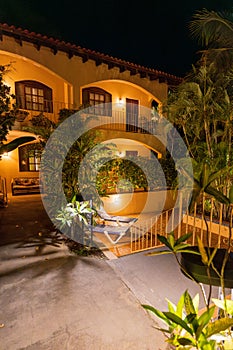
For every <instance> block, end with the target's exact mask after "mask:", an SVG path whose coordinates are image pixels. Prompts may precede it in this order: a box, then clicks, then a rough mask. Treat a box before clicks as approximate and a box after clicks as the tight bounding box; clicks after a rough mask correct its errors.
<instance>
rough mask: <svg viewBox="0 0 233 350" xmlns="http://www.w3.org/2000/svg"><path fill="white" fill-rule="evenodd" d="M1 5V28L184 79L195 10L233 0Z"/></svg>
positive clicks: (18, 0) (193, 52)
mask: <svg viewBox="0 0 233 350" xmlns="http://www.w3.org/2000/svg"><path fill="white" fill-rule="evenodd" d="M140 3H141V4H140V6H139V5H138V4H137V2H135V1H131V0H124V1H122V0H99V1H98V0H84V1H80V0H76V1H74V0H66V1H63V0H60V1H59V0H57V1H55V0H39V1H35V0H0V22H1V23H8V24H10V25H12V24H13V25H15V26H19V27H21V28H23V29H29V30H31V31H35V32H39V33H41V34H44V35H48V36H53V37H55V38H58V39H61V40H65V41H68V42H72V43H75V44H77V45H80V46H82V47H86V48H88V49H92V50H96V51H99V52H102V53H105V54H109V55H112V56H114V57H117V58H121V59H125V60H128V61H131V62H133V63H136V64H141V65H144V66H146V67H150V68H155V69H158V70H162V71H165V72H167V73H171V74H175V75H179V76H184V75H185V74H186V73H187V72H188V71H189V70H190V68H191V64H192V63H194V62H195V61H196V60H197V58H198V57H199V56H198V54H197V51H198V49H199V47H198V44H197V42H196V41H195V40H194V39H192V38H191V36H190V32H189V29H188V24H189V23H190V21H191V19H192V16H193V15H194V13H195V12H196V11H197V10H201V9H203V8H207V9H208V10H215V11H231V10H232V11H233V1H232V0H193V1H191V2H190V0H176V1H175V0H167V1H165V0H142V1H140Z"/></svg>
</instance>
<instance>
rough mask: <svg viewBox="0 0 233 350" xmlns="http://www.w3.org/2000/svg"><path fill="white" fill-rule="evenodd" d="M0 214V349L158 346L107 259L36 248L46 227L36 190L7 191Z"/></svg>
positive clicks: (159, 338)
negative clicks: (13, 193)
mask: <svg viewBox="0 0 233 350" xmlns="http://www.w3.org/2000/svg"><path fill="white" fill-rule="evenodd" d="M0 218H1V228H0V237H1V239H2V240H1V245H0V259H1V261H0V262H1V264H0V324H4V326H3V327H1V328H0V349H1V350H20V349H27V350H34V349H35V350H53V349H54V350H65V349H67V350H112V349H114V350H115V349H116V350H119V349H121V350H126V349H130V350H146V349H147V350H158V349H162V350H163V349H166V345H165V343H164V339H163V335H162V334H161V333H160V332H158V331H156V330H155V329H154V328H153V325H154V321H153V320H152V318H151V317H150V316H149V315H148V314H147V312H146V311H145V310H144V309H143V308H142V307H141V305H140V301H139V300H138V299H137V297H136V296H135V295H134V293H133V292H132V291H131V290H130V289H129V288H128V286H127V285H126V284H125V283H124V281H123V280H122V279H121V278H120V277H119V275H118V274H117V273H116V272H115V270H114V269H113V268H112V267H111V266H110V265H109V263H108V261H107V260H101V259H98V258H94V257H91V258H84V257H78V256H74V255H72V254H70V253H69V251H68V250H67V247H66V246H64V245H63V244H61V245H60V246H58V247H56V246H53V245H47V246H46V247H44V246H43V249H42V250H41V251H40V253H41V254H38V250H36V247H41V246H40V243H41V242H40V241H39V243H38V237H40V238H41V236H40V235H38V233H39V232H41V233H42V234H43V235H46V232H48V229H49V228H50V222H49V220H48V217H47V216H46V215H45V213H44V212H43V208H42V207H41V202H40V198H39V195H30V196H18V197H13V198H12V199H11V202H10V204H9V206H8V208H4V209H3V208H2V209H0ZM43 235H42V237H43ZM31 242H32V243H33V246H30V244H29V243H31Z"/></svg>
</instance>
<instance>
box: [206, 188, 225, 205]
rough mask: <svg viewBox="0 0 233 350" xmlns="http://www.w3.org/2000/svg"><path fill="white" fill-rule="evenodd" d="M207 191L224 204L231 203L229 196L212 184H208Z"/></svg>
mask: <svg viewBox="0 0 233 350" xmlns="http://www.w3.org/2000/svg"><path fill="white" fill-rule="evenodd" d="M205 192H206V193H208V194H210V195H211V196H213V197H214V198H215V199H216V200H217V201H219V202H220V203H223V204H229V203H230V200H229V198H227V197H226V196H225V195H224V194H223V193H222V192H220V191H218V190H217V189H216V188H214V187H212V186H207V187H206V188H205Z"/></svg>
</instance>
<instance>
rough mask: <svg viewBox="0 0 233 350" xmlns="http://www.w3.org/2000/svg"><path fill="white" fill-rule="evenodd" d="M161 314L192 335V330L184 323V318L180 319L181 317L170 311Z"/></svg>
mask: <svg viewBox="0 0 233 350" xmlns="http://www.w3.org/2000/svg"><path fill="white" fill-rule="evenodd" d="M163 314H164V315H165V316H166V317H167V319H168V320H170V321H172V322H174V323H176V324H177V325H179V326H181V327H182V328H183V329H185V330H186V331H187V332H188V333H189V334H191V335H193V330H192V329H191V328H190V327H189V326H188V325H187V323H185V321H184V320H182V318H180V317H179V316H177V315H175V314H173V313H172V312H163Z"/></svg>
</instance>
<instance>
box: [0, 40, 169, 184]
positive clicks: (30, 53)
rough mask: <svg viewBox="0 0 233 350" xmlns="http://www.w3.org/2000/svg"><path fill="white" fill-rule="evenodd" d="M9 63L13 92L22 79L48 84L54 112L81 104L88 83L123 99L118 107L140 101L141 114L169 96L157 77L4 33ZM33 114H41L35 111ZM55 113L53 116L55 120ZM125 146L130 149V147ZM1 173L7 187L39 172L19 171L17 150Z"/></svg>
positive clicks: (2, 51)
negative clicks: (99, 62)
mask: <svg viewBox="0 0 233 350" xmlns="http://www.w3.org/2000/svg"><path fill="white" fill-rule="evenodd" d="M9 63H11V64H12V68H11V70H10V72H9V73H8V74H7V75H6V77H5V81H6V83H7V84H8V85H10V86H11V92H12V93H14V82H15V81H20V80H36V81H39V82H41V83H43V84H45V85H47V86H49V87H50V88H52V90H53V100H54V109H55V111H54V112H55V113H54V115H57V112H58V110H59V109H60V108H64V107H71V106H68V103H69V104H74V105H73V106H72V107H74V108H75V107H79V105H80V104H81V103H82V99H81V96H82V89H83V88H84V87H87V86H97V87H100V88H103V89H104V90H106V91H108V92H109V93H111V94H112V101H113V103H118V102H119V98H122V100H123V102H124V103H123V105H122V104H119V105H118V107H117V106H115V107H116V108H119V111H122V112H125V99H126V98H131V99H135V100H138V101H139V114H140V115H142V114H143V113H144V110H143V106H145V107H147V108H148V107H149V108H150V106H151V101H152V100H153V99H155V100H156V101H157V102H158V103H162V102H163V101H164V99H165V98H166V96H167V84H165V83H159V81H158V80H154V81H150V80H149V79H148V78H140V76H139V74H136V75H130V72H129V71H125V72H122V73H120V70H119V68H117V67H114V68H112V69H108V65H107V64H100V65H99V66H96V64H95V62H94V61H92V60H88V61H87V62H85V63H83V61H82V59H81V58H80V57H77V56H73V57H72V58H71V59H69V58H68V55H67V54H66V53H64V52H61V51H58V52H57V54H54V53H53V52H52V50H51V49H50V48H47V47H43V46H41V48H40V50H37V48H36V47H35V46H34V45H33V44H31V43H28V42H22V45H21V46H20V45H19V43H18V42H16V40H15V39H14V38H12V37H7V36H5V35H3V40H2V41H0V64H2V65H6V64H9ZM30 113H31V115H32V113H33V115H37V114H39V112H36V111H34V112H30ZM54 115H53V117H51V118H52V119H53V120H54ZM49 117H50V116H49ZM17 127H19V125H16V128H17ZM128 136H129V133H128ZM138 136H140V137H142V138H143V140H144V138H145V135H139V134H138ZM116 137H118V136H116ZM120 137H121V136H120ZM134 137H135V136H134ZM125 138H127V136H126V135H125ZM129 138H130V137H129ZM142 143H144V142H143V141H142ZM160 148H161V147H160ZM160 148H159V149H160ZM126 149H129V150H130V149H131V147H130V148H126ZM133 149H134V147H133ZM140 153H141V151H140ZM141 155H142V154H141ZM0 174H1V176H3V177H4V176H5V177H6V178H7V187H8V190H9V188H10V182H11V178H12V177H17V176H37V175H38V173H32V172H30V173H24V172H20V173H19V170H18V150H15V151H13V152H11V153H9V158H8V159H3V160H2V161H0Z"/></svg>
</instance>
